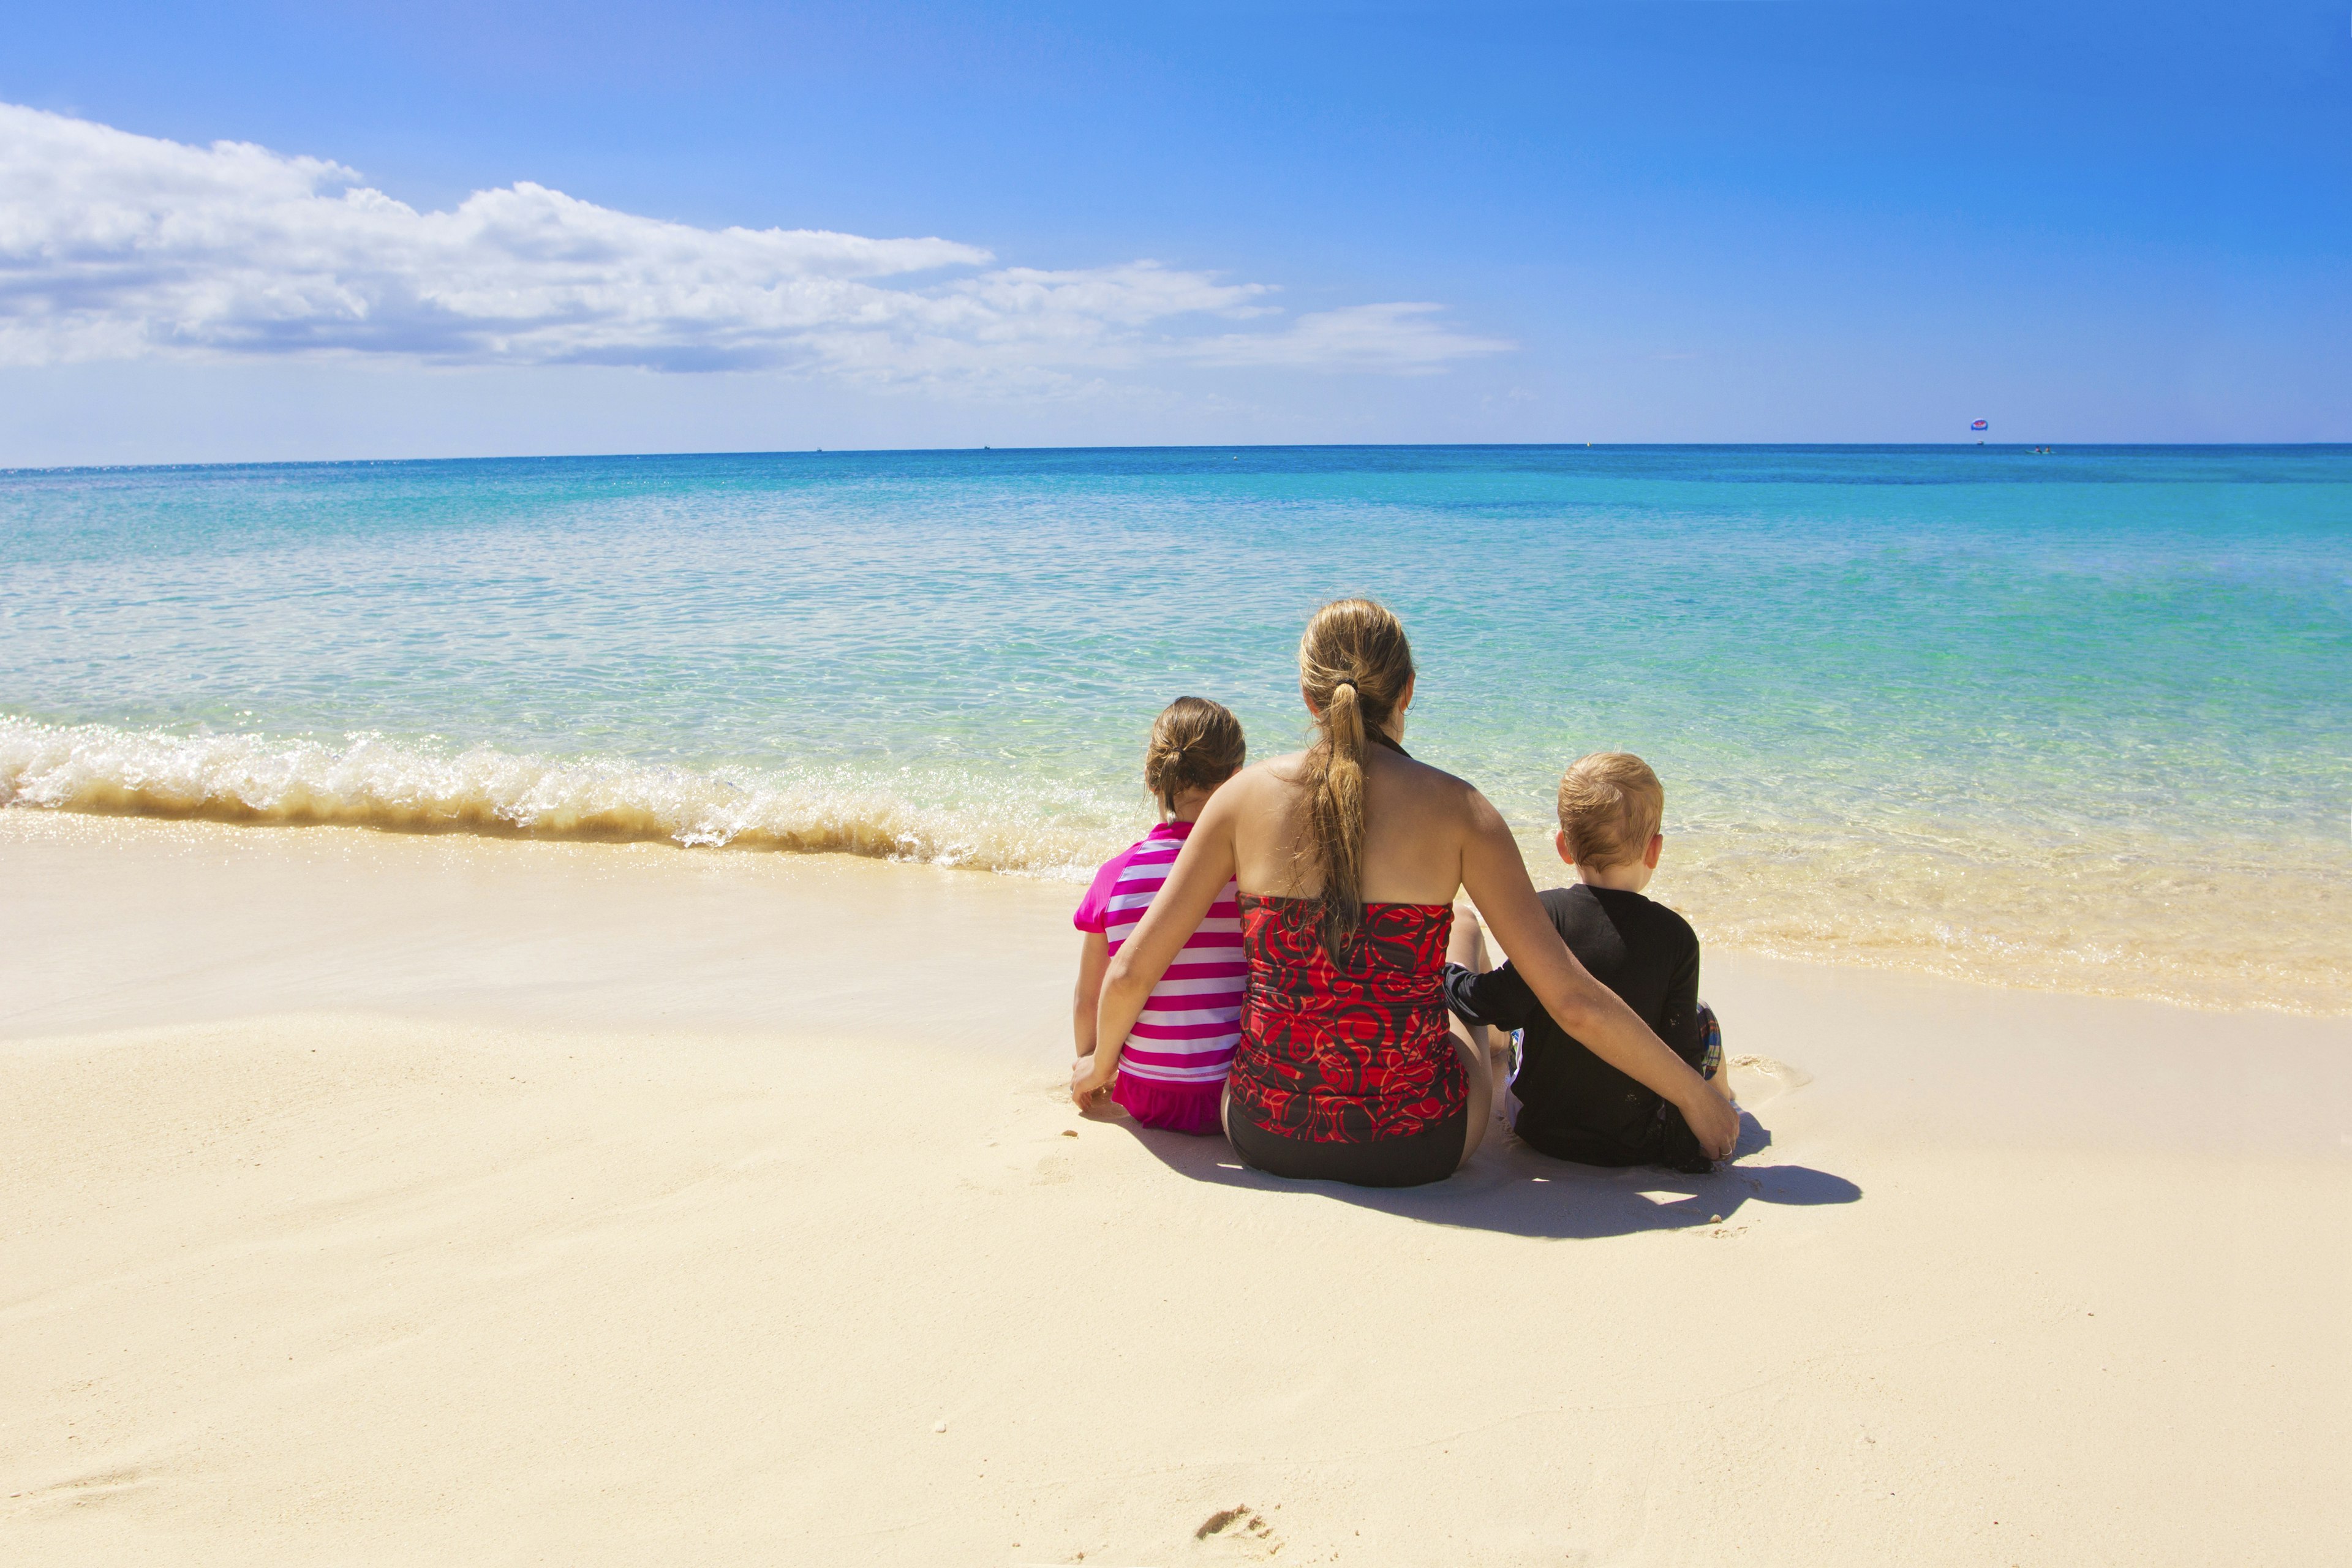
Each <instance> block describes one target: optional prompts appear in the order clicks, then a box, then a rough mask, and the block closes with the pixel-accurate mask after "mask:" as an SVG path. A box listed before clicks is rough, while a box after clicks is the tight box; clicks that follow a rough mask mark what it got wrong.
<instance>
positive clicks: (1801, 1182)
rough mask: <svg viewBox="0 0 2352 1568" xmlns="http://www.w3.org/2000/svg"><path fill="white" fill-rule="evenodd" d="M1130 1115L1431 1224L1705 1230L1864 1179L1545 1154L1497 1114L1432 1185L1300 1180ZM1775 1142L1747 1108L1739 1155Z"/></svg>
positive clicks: (1212, 1174) (1274, 1184) (1161, 1144)
mask: <svg viewBox="0 0 2352 1568" xmlns="http://www.w3.org/2000/svg"><path fill="white" fill-rule="evenodd" d="M1128 1126H1129V1130H1130V1131H1133V1132H1134V1134H1135V1136H1136V1140H1137V1141H1138V1142H1140V1143H1141V1144H1142V1145H1143V1146H1144V1147H1145V1148H1147V1149H1149V1150H1150V1151H1151V1152H1152V1153H1153V1154H1155V1155H1157V1156H1158V1157H1159V1158H1160V1161H1161V1162H1162V1163H1165V1164H1166V1165H1167V1166H1168V1167H1169V1169H1171V1170H1172V1171H1175V1172H1178V1173H1181V1174H1183V1175H1186V1176H1189V1177H1191V1178H1192V1180H1194V1181H1196V1182H1214V1183H1216V1184H1220V1185H1222V1186H1229V1187H1251V1188H1255V1189H1258V1190H1261V1191H1266V1192H1294V1193H1301V1194H1316V1195H1317V1196H1320V1197H1327V1198H1330V1199H1333V1200H1335V1201H1337V1202H1339V1203H1344V1204H1353V1205H1356V1206H1357V1207H1359V1208H1368V1209H1377V1210H1379V1211H1380V1212H1381V1213H1382V1214H1392V1215H1402V1216H1403V1217H1405V1218H1407V1219H1417V1220H1425V1221H1427V1222H1428V1223H1429V1224H1431V1225H1451V1226H1462V1227H1464V1228H1465V1229H1469V1230H1491V1231H1495V1232H1497V1233H1499V1234H1501V1235H1505V1236H1528V1237H1549V1238H1551V1239H1554V1240H1567V1239H1570V1238H1578V1239H1582V1238H1586V1237H1603V1236H1632V1235H1634V1234H1636V1233H1638V1232H1642V1231H1649V1230H1691V1229H1704V1228H1705V1227H1706V1226H1712V1225H1717V1224H1725V1223H1729V1222H1730V1221H1732V1220H1733V1219H1734V1218H1736V1216H1737V1215H1738V1213H1739V1211H1740V1209H1741V1208H1743V1207H1745V1206H1746V1205H1748V1204H1751V1203H1760V1204H1788V1205H1797V1206H1801V1207H1810V1206H1812V1205H1821V1204H1850V1203H1853V1202H1854V1201H1856V1200H1857V1199H1859V1198H1860V1197H1861V1196H1862V1189H1861V1188H1860V1187H1857V1186H1855V1185H1854V1184H1853V1183H1852V1182H1849V1181H1847V1180H1846V1179H1845V1178H1844V1177H1843V1176H1832V1175H1831V1174H1830V1173H1827V1172H1826V1171H1816V1170H1812V1169H1811V1168H1809V1167H1807V1166H1804V1165H1754V1164H1739V1163H1733V1164H1726V1165H1722V1166H1719V1167H1717V1170H1716V1172H1715V1173H1714V1174H1712V1175H1706V1176H1685V1175H1682V1174H1680V1173H1676V1172H1673V1171H1667V1170H1662V1169H1660V1168H1658V1167H1656V1166H1647V1165H1644V1166H1635V1167H1633V1168H1632V1169H1630V1170H1622V1171H1610V1170H1601V1169H1599V1168H1597V1167H1595V1166H1591V1165H1574V1164H1570V1163H1568V1162H1567V1161H1564V1160H1555V1159H1552V1158H1551V1157H1550V1156H1549V1155H1546V1154H1538V1153H1537V1152H1535V1151H1534V1150H1532V1149H1530V1148H1528V1146H1527V1145H1526V1144H1524V1143H1522V1142H1519V1141H1518V1140H1517V1139H1516V1138H1513V1137H1511V1136H1509V1135H1508V1134H1507V1132H1506V1131H1504V1129H1503V1127H1502V1126H1501V1124H1500V1123H1499V1122H1498V1123H1497V1124H1496V1126H1495V1127H1494V1128H1493V1129H1491V1130H1490V1131H1489V1132H1488V1135H1487V1142H1486V1144H1485V1145H1484V1146H1482V1147H1481V1148H1480V1149H1479V1151H1478V1152H1477V1154H1476V1155H1475V1156H1474V1157H1473V1158H1472V1160H1471V1162H1470V1164H1469V1167H1468V1168H1467V1169H1465V1170H1463V1171H1459V1172H1456V1173H1454V1175H1453V1176H1452V1177H1450V1178H1448V1179H1447V1180H1445V1181H1443V1182H1435V1183H1432V1184H1430V1185H1428V1186H1425V1187H1387V1188H1383V1187H1351V1186H1348V1185H1346V1184H1343V1183H1339V1182H1292V1181H1285V1180H1283V1179H1281V1178H1279V1177H1276V1176H1269V1175H1265V1174H1264V1173H1261V1172H1257V1171H1253V1170H1251V1169H1250V1168H1249V1167H1248V1166H1246V1165H1244V1164H1243V1163H1241V1160H1240V1158H1239V1157H1238V1156H1237V1155H1235V1154H1234V1150H1233V1145H1232V1144H1230V1143H1228V1142H1225V1141H1224V1140H1223V1138H1214V1137H1212V1138H1189V1137H1186V1136H1185V1135H1184V1134H1182V1133H1181V1132H1161V1131H1155V1130H1153V1129H1150V1128H1146V1127H1137V1126H1135V1124H1134V1123H1132V1122H1129V1123H1128ZM1771 1146H1772V1134H1771V1133H1770V1132H1769V1131H1766V1130H1765V1129H1764V1128H1763V1127H1762V1126H1761V1125H1760V1124H1759V1123H1758V1121H1757V1120H1756V1119H1755V1118H1754V1117H1753V1116H1750V1115H1748V1113H1747V1112H1745V1111H1742V1112H1741V1113H1740V1117H1739V1147H1738V1151H1737V1152H1735V1153H1734V1154H1733V1156H1732V1158H1733V1160H1735V1161H1744V1160H1747V1159H1748V1158H1749V1157H1750V1156H1752V1155H1755V1154H1759V1153H1761V1152H1763V1151H1765V1150H1766V1149H1769V1148H1770V1147H1771Z"/></svg>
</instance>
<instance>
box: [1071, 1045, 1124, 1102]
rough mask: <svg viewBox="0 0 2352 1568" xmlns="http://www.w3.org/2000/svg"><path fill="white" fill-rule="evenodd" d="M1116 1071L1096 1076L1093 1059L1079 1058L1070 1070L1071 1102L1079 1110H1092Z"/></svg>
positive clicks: (1088, 1057) (1089, 1057)
mask: <svg viewBox="0 0 2352 1568" xmlns="http://www.w3.org/2000/svg"><path fill="white" fill-rule="evenodd" d="M1117 1073H1118V1068H1116V1067H1113V1068H1111V1069H1110V1071H1109V1072H1106V1073H1103V1074H1101V1075H1099V1076H1097V1073H1096V1071H1095V1058H1093V1057H1091V1056H1084V1057H1080V1058H1078V1060H1077V1065H1076V1067H1073V1068H1071V1069H1070V1099H1071V1100H1072V1101H1073V1102H1075V1103H1076V1106H1077V1108H1078V1109H1079V1110H1093V1109H1094V1108H1095V1106H1096V1104H1097V1103H1098V1102H1099V1101H1100V1100H1101V1099H1102V1097H1103V1094H1104V1091H1106V1090H1107V1089H1109V1088H1110V1080H1111V1079H1112V1078H1113V1077H1114V1076H1115V1075H1116V1074H1117Z"/></svg>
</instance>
